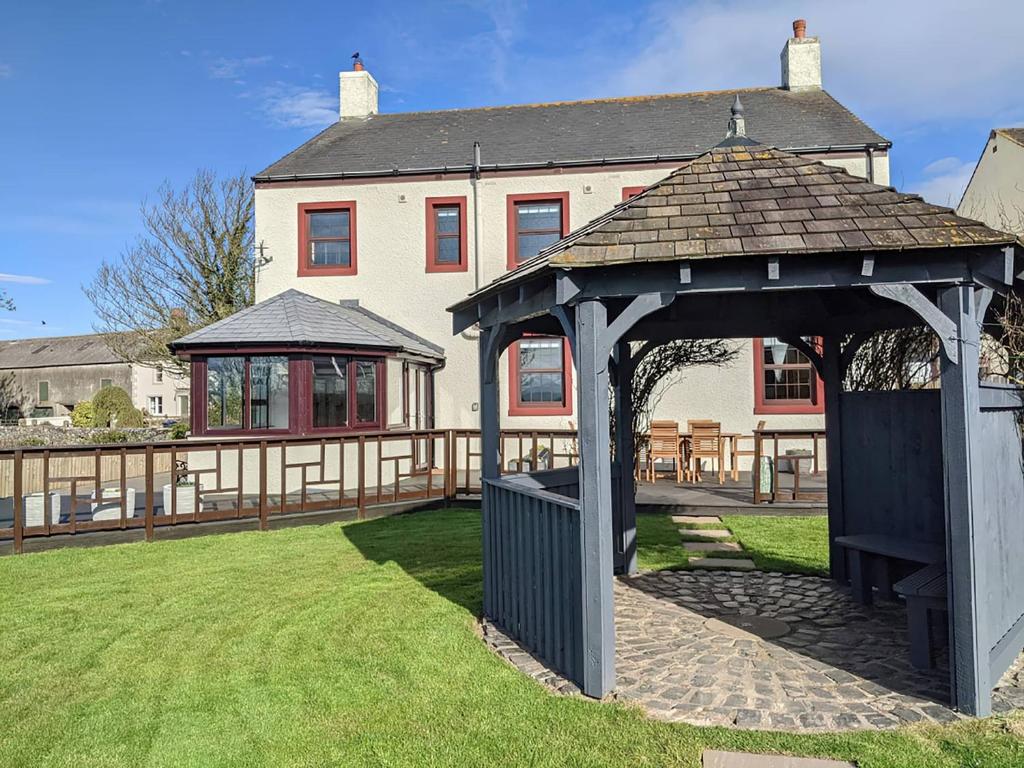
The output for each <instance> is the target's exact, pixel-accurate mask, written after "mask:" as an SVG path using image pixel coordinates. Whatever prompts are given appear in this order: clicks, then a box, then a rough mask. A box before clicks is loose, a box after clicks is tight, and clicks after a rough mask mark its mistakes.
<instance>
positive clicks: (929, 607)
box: [893, 563, 948, 669]
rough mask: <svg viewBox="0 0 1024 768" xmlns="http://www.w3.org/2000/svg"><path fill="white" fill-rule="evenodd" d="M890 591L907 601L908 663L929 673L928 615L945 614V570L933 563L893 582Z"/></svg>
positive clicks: (930, 659) (929, 616)
mask: <svg viewBox="0 0 1024 768" xmlns="http://www.w3.org/2000/svg"><path fill="white" fill-rule="evenodd" d="M893 589H894V590H896V594H898V595H900V596H901V597H903V599H904V600H906V601H907V628H908V630H909V632H910V663H911V664H913V665H914V666H915V667H916V668H917V669H930V668H931V667H932V666H933V663H932V633H931V628H932V627H931V613H932V611H936V612H941V613H946V612H947V610H948V606H947V603H946V566H944V565H942V564H940V563H935V564H934V565H929V566H928V567H926V568H922V569H921V570H919V571H916V572H915V573H912V574H911V575H910V576H907V578H905V579H902V580H901V581H897V582H896V584H895V586H894V587H893ZM943 626H945V625H943Z"/></svg>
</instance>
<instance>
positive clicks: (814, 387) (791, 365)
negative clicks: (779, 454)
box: [754, 338, 825, 414]
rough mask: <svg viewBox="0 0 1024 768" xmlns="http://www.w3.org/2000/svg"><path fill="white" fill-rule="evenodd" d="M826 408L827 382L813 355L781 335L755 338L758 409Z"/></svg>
mask: <svg viewBox="0 0 1024 768" xmlns="http://www.w3.org/2000/svg"><path fill="white" fill-rule="evenodd" d="M808 341H809V342H810V343H811V344H814V345H817V346H820V340H818V339H808ZM824 412H825V387H824V383H823V382H822V380H821V377H820V376H819V375H818V372H817V371H816V370H815V369H814V364H813V363H812V362H811V361H810V359H808V357H807V356H806V355H805V354H804V353H803V352H801V351H800V350H798V349H797V348H796V347H793V346H790V345H789V344H786V343H785V342H784V341H782V340H781V339H775V338H758V339H754V413H757V414H773V413H774V414H787V413H789V414H800V413H824Z"/></svg>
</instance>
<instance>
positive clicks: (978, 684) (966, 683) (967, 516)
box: [939, 286, 998, 717]
mask: <svg viewBox="0 0 1024 768" xmlns="http://www.w3.org/2000/svg"><path fill="white" fill-rule="evenodd" d="M972 291H973V289H972V288H971V287H970V286H955V287H952V288H944V289H943V290H941V291H940V292H939V306H940V307H941V311H942V313H943V316H944V317H945V318H946V319H947V320H949V322H950V323H952V324H953V325H954V328H955V334H956V340H955V342H954V343H955V344H956V346H957V347H958V350H957V352H958V354H957V355H956V356H947V357H946V359H944V360H943V361H942V380H941V385H942V386H941V397H942V449H943V451H942V452H943V461H944V468H943V469H944V472H943V474H944V478H945V486H946V488H945V491H946V494H945V495H946V563H947V569H948V571H949V577H948V578H949V589H948V593H949V598H948V599H949V608H950V610H949V615H950V630H951V631H950V644H949V647H950V677H951V678H952V679H951V686H950V687H951V690H952V691H953V698H954V703H955V705H956V707H957V708H958V709H959V710H960V711H961V712H965V713H967V714H971V715H976V716H978V717H984V716H986V715H988V714H990V712H991V708H992V683H993V681H992V680H991V679H990V674H989V673H990V666H989V650H990V649H991V648H992V646H993V645H994V644H995V643H994V641H995V640H997V639H998V638H991V637H988V622H987V615H986V611H987V604H986V601H987V600H991V599H993V598H992V596H991V595H989V594H987V593H986V591H985V585H984V584H982V583H980V581H979V579H980V578H982V572H983V568H982V567H981V564H980V563H979V562H978V553H979V551H983V548H984V547H985V546H986V545H988V544H989V542H987V541H986V542H978V541H977V540H976V531H975V515H976V514H978V510H977V509H976V507H975V502H976V490H975V488H974V478H973V472H972V468H973V466H974V465H975V463H976V462H975V458H976V457H975V456H973V455H972V454H974V453H975V452H976V451H977V450H978V448H977V447H976V444H977V442H978V441H980V440H981V439H982V437H981V429H980V397H979V392H978V355H979V346H980V334H979V329H978V320H977V317H976V316H975V314H974V310H975V306H974V296H973V293H972Z"/></svg>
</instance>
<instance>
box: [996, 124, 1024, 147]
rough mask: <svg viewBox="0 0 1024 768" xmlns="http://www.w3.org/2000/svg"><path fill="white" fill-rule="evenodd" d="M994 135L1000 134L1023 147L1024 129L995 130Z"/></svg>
mask: <svg viewBox="0 0 1024 768" xmlns="http://www.w3.org/2000/svg"><path fill="white" fill-rule="evenodd" d="M994 132H995V133H1000V134H1002V135H1003V136H1006V137H1007V138H1008V139H1011V140H1013V141H1015V142H1017V143H1018V144H1020V145H1021V146H1022V147H1024V128H996V129H995V131H994Z"/></svg>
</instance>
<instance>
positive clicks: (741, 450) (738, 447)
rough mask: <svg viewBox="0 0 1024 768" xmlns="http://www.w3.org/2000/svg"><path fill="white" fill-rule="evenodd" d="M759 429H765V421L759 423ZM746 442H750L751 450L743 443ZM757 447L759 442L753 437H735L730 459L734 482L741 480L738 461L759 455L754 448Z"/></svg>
mask: <svg viewBox="0 0 1024 768" xmlns="http://www.w3.org/2000/svg"><path fill="white" fill-rule="evenodd" d="M757 429H758V430H762V429H764V419H762V420H761V421H759V422H757ZM746 440H749V441H750V447H749V448H748V447H747V446H746V443H745V442H743V441H746ZM756 445H757V440H756V439H755V438H754V436H753V435H740V436H738V437H734V438H733V441H732V456H731V457H730V458H731V462H730V464H731V466H732V479H733V480H739V479H740V466H739V461H738V459H739V458H740V457H741V456H754V455H755V454H756V453H757V451H756V450H755V449H754V447H755V446H756ZM754 461H757V459H754Z"/></svg>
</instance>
